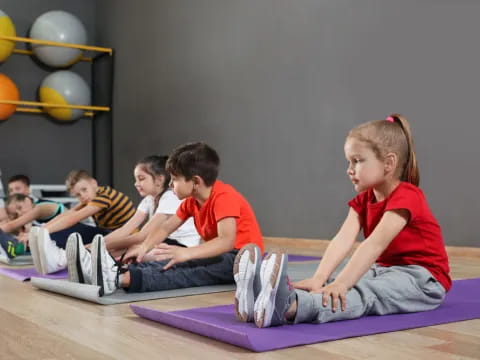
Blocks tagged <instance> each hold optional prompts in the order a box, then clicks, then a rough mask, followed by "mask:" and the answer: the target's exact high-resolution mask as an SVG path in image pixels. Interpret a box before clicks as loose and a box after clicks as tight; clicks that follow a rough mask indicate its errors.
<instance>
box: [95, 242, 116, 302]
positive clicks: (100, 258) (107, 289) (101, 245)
mask: <svg viewBox="0 0 480 360" xmlns="http://www.w3.org/2000/svg"><path fill="white" fill-rule="evenodd" d="M92 264H93V266H92V268H93V271H92V283H93V285H97V286H100V291H99V294H100V296H104V295H110V294H112V293H114V292H115V290H117V289H118V273H119V268H118V266H117V265H116V264H115V261H114V260H113V258H112V256H111V255H110V254H109V253H108V251H107V248H106V247H105V240H104V239H103V236H102V235H100V234H99V235H95V237H94V238H93V242H92Z"/></svg>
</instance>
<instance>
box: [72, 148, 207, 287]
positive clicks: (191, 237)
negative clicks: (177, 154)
mask: <svg viewBox="0 0 480 360" xmlns="http://www.w3.org/2000/svg"><path fill="white" fill-rule="evenodd" d="M166 161H167V156H155V155H153V156H148V157H146V158H145V159H143V160H141V161H139V162H138V163H137V164H136V166H135V169H134V177H135V187H136V188H137V190H138V193H139V194H140V196H142V197H143V200H142V201H141V202H140V205H139V206H138V208H137V212H136V213H135V215H134V216H133V217H131V218H130V220H128V221H127V223H126V224H125V225H123V226H122V227H121V228H119V229H117V230H115V231H113V232H111V233H110V234H108V235H107V236H106V237H105V245H106V247H107V250H108V251H109V252H110V254H111V255H112V256H113V257H117V256H119V255H121V254H122V253H123V252H124V251H125V250H126V249H128V248H130V247H131V246H135V245H138V244H140V243H142V242H143V241H144V240H145V238H146V237H147V235H148V234H149V233H150V232H151V231H153V229H155V228H158V227H159V226H160V225H161V224H162V223H163V222H165V221H166V220H167V219H168V218H170V217H171V216H172V215H174V214H175V213H176V211H177V209H178V207H179V206H180V203H181V201H180V200H179V199H178V198H177V196H176V195H175V194H174V193H173V191H172V190H171V189H169V186H168V185H169V183H170V174H169V173H168V172H167V171H166V170H165V163H166ZM146 220H147V223H146V224H145V225H144V226H143V227H142V228H141V230H140V231H139V232H135V231H136V229H138V228H139V227H141V225H142V224H144V223H145V221H146ZM199 242H200V236H199V235H198V233H197V231H196V229H195V225H194V224H193V219H189V220H187V221H186V222H185V223H184V224H183V225H182V226H180V228H179V229H178V230H177V231H175V232H173V233H172V234H170V236H169V238H168V239H165V241H164V243H167V244H169V245H177V246H183V247H186V246H196V245H198V244H199ZM90 245H91V244H90ZM87 247H90V246H88V245H87ZM65 250H66V252H67V259H68V264H69V266H70V267H69V269H68V272H69V277H70V281H73V282H80V283H87V284H91V283H92V280H91V277H92V274H91V264H90V261H91V255H90V253H89V252H88V251H87V250H86V249H85V248H84V246H83V242H82V238H81V236H80V235H79V234H76V233H74V234H72V235H70V237H69V239H68V241H67V246H66V249H65ZM153 256H154V255H153V254H152V257H153ZM77 262H79V263H81V264H85V265H83V266H82V267H81V268H80V267H72V264H76V263H77ZM77 269H83V270H85V272H84V271H80V272H78V273H77V271H76V270H77Z"/></svg>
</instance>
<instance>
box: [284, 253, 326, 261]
mask: <svg viewBox="0 0 480 360" xmlns="http://www.w3.org/2000/svg"><path fill="white" fill-rule="evenodd" d="M311 260H320V257H319V256H306V255H291V254H288V261H290V262H292V261H311Z"/></svg>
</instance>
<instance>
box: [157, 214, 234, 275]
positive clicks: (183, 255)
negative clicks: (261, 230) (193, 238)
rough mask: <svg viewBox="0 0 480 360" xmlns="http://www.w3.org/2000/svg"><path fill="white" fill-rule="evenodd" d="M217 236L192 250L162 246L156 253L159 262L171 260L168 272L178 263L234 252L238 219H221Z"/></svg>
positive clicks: (159, 246) (166, 267) (166, 266)
mask: <svg viewBox="0 0 480 360" xmlns="http://www.w3.org/2000/svg"><path fill="white" fill-rule="evenodd" d="M217 234H218V236H217V237H216V238H214V239H212V240H209V241H206V242H204V243H203V244H201V245H199V246H194V247H190V248H182V247H179V246H172V245H167V244H160V245H158V246H157V250H156V251H155V252H156V255H157V260H168V259H170V262H169V263H168V264H167V265H165V267H164V269H165V270H167V269H168V268H170V267H171V266H173V265H174V264H177V263H181V262H185V261H189V260H194V259H205V258H209V257H214V256H218V255H221V254H223V253H226V252H228V251H231V250H233V249H234V245H235V238H236V235H237V222H236V219H235V218H234V217H227V218H224V219H221V220H220V221H219V222H218V223H217Z"/></svg>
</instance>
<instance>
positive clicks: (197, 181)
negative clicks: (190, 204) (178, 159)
mask: <svg viewBox="0 0 480 360" xmlns="http://www.w3.org/2000/svg"><path fill="white" fill-rule="evenodd" d="M192 181H193V184H194V185H197V186H198V185H200V184H202V183H203V180H202V178H201V177H200V176H198V175H194V176H193V177H192Z"/></svg>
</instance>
